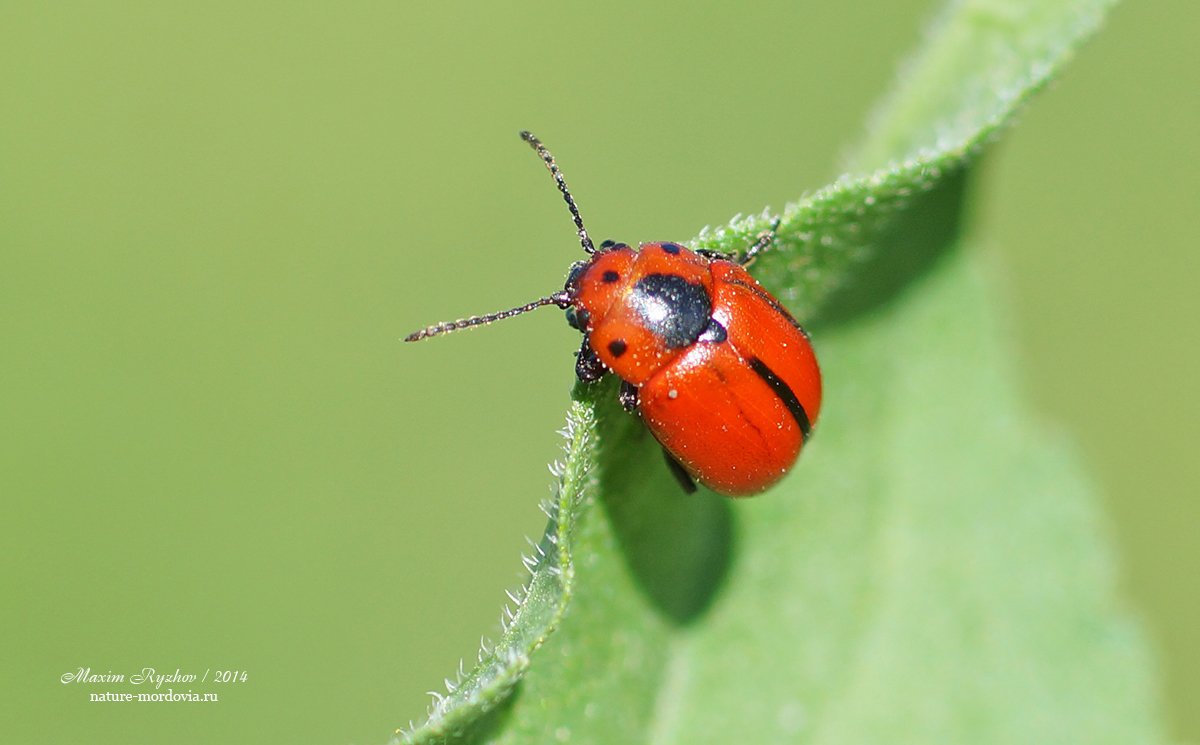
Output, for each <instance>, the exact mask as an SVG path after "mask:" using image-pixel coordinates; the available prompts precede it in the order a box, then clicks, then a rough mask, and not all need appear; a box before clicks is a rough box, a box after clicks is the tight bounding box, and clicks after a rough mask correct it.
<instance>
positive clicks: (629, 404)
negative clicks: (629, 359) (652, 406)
mask: <svg viewBox="0 0 1200 745" xmlns="http://www.w3.org/2000/svg"><path fill="white" fill-rule="evenodd" d="M617 400H618V401H620V402H621V408H622V409H624V410H625V411H626V412H627V413H629V414H632V413H633V412H634V411H636V410H637V405H638V389H637V386H636V385H634V384H632V383H626V382H625V381H624V380H622V381H621V390H620V391H619V392H618V393H617Z"/></svg>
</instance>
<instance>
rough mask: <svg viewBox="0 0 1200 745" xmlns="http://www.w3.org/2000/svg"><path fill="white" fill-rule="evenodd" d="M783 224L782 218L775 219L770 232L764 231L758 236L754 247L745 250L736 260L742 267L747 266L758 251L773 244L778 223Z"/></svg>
mask: <svg viewBox="0 0 1200 745" xmlns="http://www.w3.org/2000/svg"><path fill="white" fill-rule="evenodd" d="M781 222H783V218H782V217H777V218H775V222H773V223H771V229H770V230H764V231H763V232H761V233H759V234H758V240H757V241H755V242H754V245H753V246H751V247H750V248H747V249H746V253H745V254H743V255H742V258H741V259H739V260H738V263H739V264H741V265H742V266H749V265H750V262H752V261H754V257H755V255H756V254H758V252H759V251H761V250H763V249H764V248H766V247H767V246H770V245H771V244H772V243H774V242H775V231H777V230H779V223H781Z"/></svg>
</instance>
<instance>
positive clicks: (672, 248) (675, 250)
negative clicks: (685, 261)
mask: <svg viewBox="0 0 1200 745" xmlns="http://www.w3.org/2000/svg"><path fill="white" fill-rule="evenodd" d="M662 250H664V251H666V252H667V253H669V254H671V255H672V256H678V255H679V250H680V249H679V245H678V244H675V243H664V244H662Z"/></svg>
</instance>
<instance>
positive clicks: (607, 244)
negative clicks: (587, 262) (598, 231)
mask: <svg viewBox="0 0 1200 745" xmlns="http://www.w3.org/2000/svg"><path fill="white" fill-rule="evenodd" d="M615 245H617V242H616V241H603V242H602V243H601V244H600V248H601V249H607V248H612V247H613V246H615Z"/></svg>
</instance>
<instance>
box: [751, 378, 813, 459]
mask: <svg viewBox="0 0 1200 745" xmlns="http://www.w3.org/2000/svg"><path fill="white" fill-rule="evenodd" d="M750 367H751V369H753V370H754V372H756V373H758V377H760V378H762V379H763V380H765V381H766V383H767V385H769V386H771V389H772V390H774V391H775V395H776V396H779V400H780V401H783V405H784V406H786V407H787V410H788V411H790V412H792V416H793V417H794V418H795V419H796V424H797V425H798V426H799V427H800V435H801V436H802V437H803V438H804V441H805V442H807V441H808V437H809V435H811V434H812V424H811V423H810V422H809V421H808V412H806V411H805V410H804V405H803V404H801V403H800V399H798V398H796V394H795V393H794V392H793V391H792V387H791V386H789V385H788V384H787V383H785V382H783V381H782V380H781V379H780V378H779V376H778V375H776V374H775V373H774V372H773V371H772V370H771V368H769V367H767V366H766V364H764V363H763V361H762V360H760V359H759V358H757V357H751V358H750Z"/></svg>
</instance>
